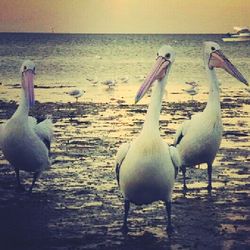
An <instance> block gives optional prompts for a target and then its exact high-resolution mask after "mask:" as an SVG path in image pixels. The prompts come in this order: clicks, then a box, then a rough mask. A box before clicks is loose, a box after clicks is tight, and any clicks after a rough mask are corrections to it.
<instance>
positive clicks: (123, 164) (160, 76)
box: [116, 46, 180, 233]
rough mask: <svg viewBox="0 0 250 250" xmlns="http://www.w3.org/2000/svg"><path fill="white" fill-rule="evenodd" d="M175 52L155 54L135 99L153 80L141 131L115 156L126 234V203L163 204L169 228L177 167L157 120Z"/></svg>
mask: <svg viewBox="0 0 250 250" xmlns="http://www.w3.org/2000/svg"><path fill="white" fill-rule="evenodd" d="M174 57H175V53H174V51H173V49H172V48H171V47H169V46H163V47H162V48H161V49H160V50H159V52H158V55H157V61H156V65H155V67H154V68H153V70H152V72H151V73H150V74H149V76H148V77H147V79H146V80H145V82H144V84H143V85H142V86H141V88H140V90H139V91H138V94H137V96H136V102H138V101H139V100H140V99H141V98H142V97H143V96H144V95H145V94H146V92H147V91H148V89H149V88H150V86H151V85H152V84H153V82H154V81H156V83H155V86H154V89H153V92H152V96H151V102H150V105H149V108H148V112H147V115H146V119H145V122H144V126H143V129H142V131H141V133H140V134H139V136H138V137H137V138H135V139H134V140H133V141H132V142H131V143H126V144H123V145H122V146H121V147H120V148H119V150H118V152H117V156H116V173H117V179H118V183H119V186H120V189H121V192H122V194H123V196H124V199H125V216H124V224H123V228H122V229H123V231H125V232H127V230H128V228H127V216H128V211H129V206H130V202H132V203H134V204H137V205H142V204H149V203H151V202H154V201H158V200H162V201H164V202H165V203H166V208H167V214H168V227H167V230H168V232H169V233H170V232H171V231H172V225H171V197H172V191H173V187H174V181H175V176H176V168H178V166H180V157H179V154H178V151H177V149H176V148H174V147H169V146H168V145H167V143H166V142H164V140H163V139H162V138H161V136H160V131H159V117H160V111H161V105H162V98H163V95H164V90H165V86H166V82H167V76H168V73H169V70H170V67H171V65H172V63H173V61H174Z"/></svg>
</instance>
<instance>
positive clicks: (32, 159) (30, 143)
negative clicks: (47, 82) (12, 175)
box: [0, 61, 53, 192]
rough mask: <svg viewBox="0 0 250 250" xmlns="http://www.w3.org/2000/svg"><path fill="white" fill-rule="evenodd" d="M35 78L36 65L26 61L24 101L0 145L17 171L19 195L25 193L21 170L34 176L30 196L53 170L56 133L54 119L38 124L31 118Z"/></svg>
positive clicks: (12, 118)
mask: <svg viewBox="0 0 250 250" xmlns="http://www.w3.org/2000/svg"><path fill="white" fill-rule="evenodd" d="M34 75H35V65H34V63H33V62H31V61H25V62H24V63H23V64H22V66H21V86H22V97H21V101H20V104H19V106H18V108H17V110H16V112H15V113H14V114H13V115H12V117H11V118H10V119H9V120H8V121H7V122H6V123H5V124H4V125H2V129H1V142H0V143H1V147H2V151H3V154H4V156H5V158H6V159H7V160H8V161H9V162H10V164H11V165H12V166H13V167H14V169H15V172H16V178H17V190H18V191H24V187H23V186H22V185H21V182H20V178H19V170H24V171H27V172H32V173H34V176H33V181H32V185H31V186H30V189H29V192H32V189H33V187H34V185H35V182H36V179H37V178H38V176H39V175H40V173H41V172H42V171H43V170H45V169H48V168H49V166H50V161H49V148H50V141H51V138H52V130H53V128H52V126H53V125H52V122H51V119H50V118H47V119H46V120H44V121H43V122H41V123H38V124H37V121H36V119H35V118H33V117H30V116H28V113H29V109H30V107H32V106H33V105H34V104H35V97H34V85H33V79H34Z"/></svg>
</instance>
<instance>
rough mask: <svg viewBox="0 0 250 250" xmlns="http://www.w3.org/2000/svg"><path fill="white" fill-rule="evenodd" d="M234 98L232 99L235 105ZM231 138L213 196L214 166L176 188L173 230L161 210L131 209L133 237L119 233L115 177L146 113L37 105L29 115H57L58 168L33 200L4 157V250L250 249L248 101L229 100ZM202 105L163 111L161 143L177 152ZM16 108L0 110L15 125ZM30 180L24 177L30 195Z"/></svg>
mask: <svg viewBox="0 0 250 250" xmlns="http://www.w3.org/2000/svg"><path fill="white" fill-rule="evenodd" d="M228 96H230V97H228ZM221 103H222V116H223V124H224V135H223V140H222V145H221V148H220V150H219V153H218V155H217V157H216V160H215V162H214V168H213V191H212V194H211V195H209V194H208V193H207V191H206V185H207V174H206V166H205V165H201V166H200V167H198V166H197V168H196V169H189V170H188V171H187V176H188V177H191V176H192V178H188V183H187V184H188V187H189V188H190V190H189V192H188V193H187V194H186V196H184V195H183V193H182V184H181V183H182V176H181V175H179V176H178V178H177V181H176V185H175V189H174V194H173V209H172V218H173V225H174V227H175V233H174V234H173V235H172V236H171V238H169V237H168V236H167V234H166V231H165V225H166V218H165V208H164V205H163V203H162V202H155V203H153V204H151V205H148V206H142V207H138V206H134V205H132V207H131V212H130V216H129V228H130V232H129V234H128V235H127V236H124V235H123V234H122V233H121V232H120V227H121V225H122V218H123V201H122V196H121V194H120V191H119V189H118V187H117V183H116V178H115V173H114V156H115V154H116V150H117V148H118V146H119V145H120V144H121V143H123V142H125V141H129V140H131V139H132V138H133V137H134V136H136V135H137V134H138V133H139V131H140V129H141V127H142V124H143V121H144V116H145V112H146V109H147V106H146V105H130V104H127V103H126V102H125V101H124V100H121V99H115V98H113V99H112V102H103V103H94V102H84V101H80V102H78V103H73V102H72V103H60V102H55V103H52V102H44V103H39V102H37V103H36V105H35V107H34V108H33V109H32V111H31V114H32V115H33V116H35V117H37V118H39V119H42V118H43V117H44V116H45V115H46V114H52V115H53V121H54V125H55V138H54V142H53V143H52V156H51V158H52V163H53V164H52V167H51V170H49V171H47V172H44V173H43V174H42V176H41V178H40V179H39V180H38V181H37V184H36V186H35V187H34V190H33V193H32V195H28V194H27V193H16V192H15V190H14V187H15V174H14V171H13V169H12V168H10V167H9V164H8V163H7V162H6V161H5V160H4V157H3V155H2V153H0V249H57V250H58V249H60V250H61V249H168V248H169V249H249V247H250V206H249V205H250V200H249V194H250V191H249V187H250V177H249V168H250V164H249V163H250V156H249V146H250V143H249V138H250V133H249V121H250V117H249V103H250V101H249V94H247V93H246V92H245V91H244V90H242V91H238V92H237V93H235V92H233V91H231V92H230V91H228V92H227V93H226V94H225V95H223V94H222V96H221ZM204 106H205V103H204V102H193V101H184V102H171V103H167V102H164V103H163V109H162V116H161V121H160V127H161V134H162V136H163V137H164V138H165V140H166V141H167V142H168V143H169V144H171V143H172V141H173V135H174V132H175V130H176V128H177V126H178V125H179V124H181V123H182V121H183V120H184V119H185V118H186V117H187V116H188V115H191V114H193V113H194V112H197V111H200V110H202V109H203V108H204ZM16 107H17V105H16V103H15V102H13V101H12V102H9V101H0V120H1V121H4V120H6V119H7V118H9V117H11V115H12V114H13V112H14V111H15V109H16ZM31 177H32V176H31V175H30V174H28V173H25V172H22V173H21V178H22V181H23V183H24V184H25V186H26V188H28V186H29V185H30V183H31Z"/></svg>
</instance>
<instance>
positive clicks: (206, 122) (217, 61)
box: [174, 42, 248, 191]
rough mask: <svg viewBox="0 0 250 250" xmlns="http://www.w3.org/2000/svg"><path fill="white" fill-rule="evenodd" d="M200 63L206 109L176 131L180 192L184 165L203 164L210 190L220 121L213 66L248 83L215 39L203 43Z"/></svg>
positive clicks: (220, 129)
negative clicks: (206, 93) (206, 83)
mask: <svg viewBox="0 0 250 250" xmlns="http://www.w3.org/2000/svg"><path fill="white" fill-rule="evenodd" d="M204 63H205V69H206V72H207V75H208V79H209V84H210V89H209V97H208V102H207V105H206V108H205V109H204V111H203V112H202V113H198V114H196V115H193V116H192V117H191V120H187V121H185V122H184V123H183V124H182V126H181V127H180V128H179V129H178V130H177V131H176V135H175V141H174V145H175V146H176V147H177V148H178V150H179V153H180V156H181V160H182V167H181V170H182V174H183V187H184V191H186V190H187V186H186V180H185V173H186V167H187V166H190V167H191V166H195V165H197V164H201V163H206V164H207V172H208V187H207V188H208V191H211V189H212V164H213V161H214V158H215V156H216V154H217V151H218V150H219V147H220V143H221V139H222V131H223V127H222V121H221V109H220V93H219V92H220V91H219V86H218V80H217V77H216V72H215V68H222V69H224V70H225V71H227V72H228V73H229V74H231V75H232V76H234V77H235V78H236V79H238V80H239V81H241V82H243V83H245V84H246V85H248V83H247V80H246V79H245V78H244V77H243V76H242V74H241V73H240V72H239V71H238V70H237V69H236V68H235V66H234V65H233V64H232V63H231V62H230V61H229V60H228V59H227V58H226V57H225V56H224V54H223V53H222V52H221V50H220V46H219V45H218V44H217V43H215V42H205V43H204Z"/></svg>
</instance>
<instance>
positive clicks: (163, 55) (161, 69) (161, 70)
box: [135, 45, 175, 103]
mask: <svg viewBox="0 0 250 250" xmlns="http://www.w3.org/2000/svg"><path fill="white" fill-rule="evenodd" d="M174 60H175V52H174V50H173V48H172V47H171V46H168V45H164V46H162V47H161V48H160V49H159V50H158V52H157V57H156V62H155V65H154V66H153V68H152V70H151V72H150V73H149V75H148V76H147V78H146V80H145V81H144V83H143V84H142V86H141V87H140V89H139V91H138V92H137V95H136V97H135V103H137V102H138V101H139V100H141V99H142V97H143V96H144V95H145V94H146V93H147V91H148V90H149V88H150V87H151V85H152V84H153V83H154V81H156V80H158V82H159V84H166V80H167V76H168V72H169V70H170V68H171V65H172V63H173V62H174Z"/></svg>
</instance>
